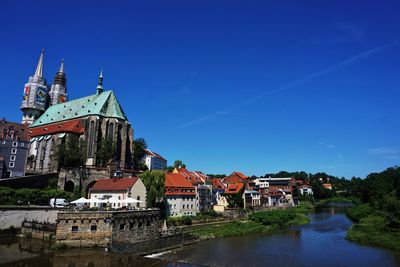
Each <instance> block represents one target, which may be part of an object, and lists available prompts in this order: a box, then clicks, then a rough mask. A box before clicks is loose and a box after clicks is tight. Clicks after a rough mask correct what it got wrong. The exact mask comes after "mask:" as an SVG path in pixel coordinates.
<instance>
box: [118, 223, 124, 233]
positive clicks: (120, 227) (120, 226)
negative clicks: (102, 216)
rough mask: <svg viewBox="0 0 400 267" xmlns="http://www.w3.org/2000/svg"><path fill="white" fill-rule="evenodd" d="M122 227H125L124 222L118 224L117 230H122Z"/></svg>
mask: <svg viewBox="0 0 400 267" xmlns="http://www.w3.org/2000/svg"><path fill="white" fill-rule="evenodd" d="M124 229H125V224H123V223H121V224H120V225H119V230H120V231H122V230H124Z"/></svg>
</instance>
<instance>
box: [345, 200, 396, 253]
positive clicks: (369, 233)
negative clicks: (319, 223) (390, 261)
mask: <svg viewBox="0 0 400 267" xmlns="http://www.w3.org/2000/svg"><path fill="white" fill-rule="evenodd" d="M346 213H347V216H348V217H349V218H350V219H351V220H353V221H354V222H355V224H354V225H353V226H352V227H351V228H350V229H349V231H348V232H347V235H346V239H348V240H350V241H354V242H358V243H361V244H365V245H374V246H380V247H385V248H390V249H395V250H400V231H399V230H394V229H390V228H388V227H387V226H386V222H385V218H384V214H382V212H381V211H378V210H374V209H373V208H372V207H370V206H369V205H368V204H361V205H358V206H354V207H352V208H349V209H348V210H347V212H346Z"/></svg>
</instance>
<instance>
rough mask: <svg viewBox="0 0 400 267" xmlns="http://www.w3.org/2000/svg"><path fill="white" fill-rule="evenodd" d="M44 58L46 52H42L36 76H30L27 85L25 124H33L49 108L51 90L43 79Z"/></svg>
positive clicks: (25, 90) (23, 120) (23, 116)
mask: <svg viewBox="0 0 400 267" xmlns="http://www.w3.org/2000/svg"><path fill="white" fill-rule="evenodd" d="M43 56H44V51H43V50H42V53H41V54H40V57H39V62H38V64H37V67H36V71H35V74H34V75H33V76H30V77H29V80H28V83H26V84H25V88H24V97H23V100H22V104H21V110H22V113H23V115H22V123H23V124H28V125H30V124H32V123H33V122H34V121H35V120H36V119H37V118H39V117H40V115H42V114H43V113H44V112H45V111H46V108H47V101H48V100H47V95H48V91H49V88H48V86H47V82H46V79H45V78H44V77H43Z"/></svg>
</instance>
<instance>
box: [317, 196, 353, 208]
mask: <svg viewBox="0 0 400 267" xmlns="http://www.w3.org/2000/svg"><path fill="white" fill-rule="evenodd" d="M327 202H347V203H353V204H358V203H359V202H360V200H359V199H357V198H353V197H341V196H336V197H330V198H325V199H321V200H318V201H315V202H314V205H316V206H322V205H325V204H326V203H327Z"/></svg>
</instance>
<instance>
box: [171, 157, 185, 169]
mask: <svg viewBox="0 0 400 267" xmlns="http://www.w3.org/2000/svg"><path fill="white" fill-rule="evenodd" d="M175 168H177V169H179V168H186V164H183V162H182V160H179V159H177V160H175V161H174V169H175Z"/></svg>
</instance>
